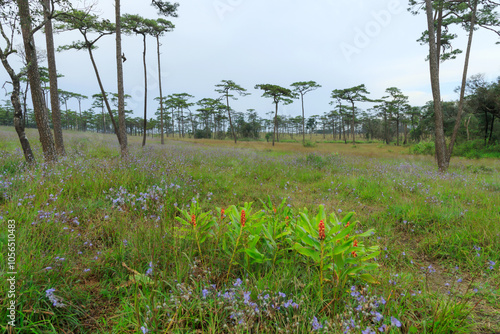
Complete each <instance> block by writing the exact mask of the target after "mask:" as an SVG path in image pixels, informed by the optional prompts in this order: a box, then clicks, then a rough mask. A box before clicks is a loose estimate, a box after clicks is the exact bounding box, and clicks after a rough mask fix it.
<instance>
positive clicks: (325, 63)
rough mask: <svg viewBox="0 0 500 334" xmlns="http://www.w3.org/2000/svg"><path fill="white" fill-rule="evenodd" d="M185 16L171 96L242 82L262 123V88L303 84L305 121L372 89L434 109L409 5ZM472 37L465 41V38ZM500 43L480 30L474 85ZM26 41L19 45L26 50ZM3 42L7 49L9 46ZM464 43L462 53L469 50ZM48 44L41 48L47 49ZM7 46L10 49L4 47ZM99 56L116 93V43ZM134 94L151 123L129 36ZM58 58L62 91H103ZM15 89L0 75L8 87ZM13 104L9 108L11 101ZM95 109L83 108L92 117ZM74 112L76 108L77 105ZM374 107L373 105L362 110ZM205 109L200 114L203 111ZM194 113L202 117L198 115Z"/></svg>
mask: <svg viewBox="0 0 500 334" xmlns="http://www.w3.org/2000/svg"><path fill="white" fill-rule="evenodd" d="M178 2H179V3H180V7H179V12H178V14H179V17H178V18H169V19H170V20H171V21H172V22H173V23H174V24H175V25H176V28H175V30H174V31H173V32H170V33H167V34H166V35H165V37H163V39H162V43H163V45H162V49H161V51H162V72H163V73H162V82H163V86H164V87H163V92H164V95H167V94H172V93H183V92H186V93H189V94H191V95H194V96H195V99H193V101H192V102H195V101H197V100H199V99H202V98H205V97H212V98H216V97H217V93H215V92H214V85H216V84H217V83H219V82H220V81H221V80H223V79H225V80H233V81H235V82H236V83H237V84H239V85H241V86H243V87H244V88H246V89H248V91H249V92H250V93H251V95H249V96H247V97H242V98H240V99H239V100H238V101H234V102H232V105H231V106H232V107H233V109H235V110H236V111H240V112H241V111H246V110H247V109H250V108H253V109H256V110H257V111H258V112H259V114H260V115H261V116H264V115H265V113H266V112H269V111H271V110H273V105H272V104H271V100H270V99H265V98H262V97H261V95H262V93H261V91H258V90H255V89H254V88H253V87H254V86H255V85H256V84H261V83H271V84H277V85H281V86H284V87H288V88H289V85H290V84H291V83H293V82H295V81H309V80H314V81H316V82H318V83H319V84H321V85H322V86H323V87H322V88H320V89H318V90H317V91H314V92H311V93H309V94H308V95H306V100H305V103H306V116H308V115H321V114H323V113H324V112H327V111H329V110H331V109H332V106H330V105H329V102H330V101H331V99H330V94H331V91H332V90H333V89H342V88H348V87H352V86H356V85H359V84H363V83H364V84H365V85H366V86H367V89H368V91H369V92H371V95H370V96H369V97H370V98H381V97H382V96H384V95H385V94H384V91H385V89H386V88H388V87H392V86H396V87H398V88H400V89H401V90H402V91H403V92H404V93H405V94H406V95H408V96H409V97H410V103H411V104H413V105H423V104H425V103H426V102H427V101H429V100H431V98H432V97H431V93H430V81H429V73H428V72H429V71H428V63H427V62H425V61H424V60H425V57H426V55H427V52H428V47H427V46H422V45H420V44H419V43H418V42H416V40H417V39H418V38H419V37H420V35H421V32H422V31H424V30H425V29H426V21H425V16H424V15H423V14H421V15H419V16H412V15H411V14H410V13H409V12H408V11H407V10H406V9H407V1H406V0H378V1H373V0H321V1H305V0H267V1H264V0H196V1H185V0H178ZM113 4H114V1H112V0H105V1H100V3H99V4H98V5H97V8H98V9H99V10H100V13H101V14H102V15H103V17H106V18H109V19H110V20H112V21H114V7H113ZM122 13H134V14H139V15H141V16H144V17H148V18H157V17H158V16H157V14H156V11H155V10H154V8H153V7H151V6H150V1H149V0H122ZM460 33H461V35H462V36H463V35H464V34H463V32H461V31H460ZM76 39H80V36H79V34H78V33H61V34H59V35H56V36H55V41H56V44H57V45H63V44H67V43H69V42H71V41H73V40H76ZM497 40H498V38H497V37H496V35H494V34H493V33H491V32H487V31H477V32H476V34H475V40H474V44H473V50H472V56H471V63H470V68H469V76H470V75H472V74H477V73H485V74H486V78H487V79H488V80H494V79H495V78H496V77H497V76H499V75H500V62H499V61H498V59H500V46H499V45H495V42H496V41H497ZM20 42H21V41H20V40H19V43H20ZM0 43H1V42H0ZM465 43H466V39H465V38H460V39H459V40H457V41H456V42H455V44H454V46H455V47H456V48H461V49H465ZM44 44H45V43H44V39H43V35H42V34H41V33H40V35H39V36H38V37H37V47H39V48H43V49H45V45H44ZM0 45H3V44H0ZM98 47H99V49H98V50H96V51H95V57H96V60H97V62H98V67H99V70H100V72H101V76H102V78H103V81H104V86H105V89H106V91H113V92H116V90H117V89H116V72H115V69H116V65H115V55H114V53H115V44H114V36H106V37H104V38H103V39H102V40H101V41H99V42H98ZM123 49H124V52H125V55H126V57H127V61H126V62H125V63H124V71H125V92H126V93H127V94H130V95H132V99H131V100H129V102H128V103H129V105H128V108H129V109H133V110H134V114H135V115H136V116H141V115H142V112H143V111H142V106H143V90H144V84H143V68H142V39H141V37H137V36H124V39H123ZM56 57H57V66H58V69H57V70H58V72H59V73H62V74H63V75H65V77H64V78H61V79H60V81H59V88H61V89H63V90H67V91H73V92H77V93H80V94H85V95H87V96H91V95H92V94H95V93H98V92H99V88H98V85H97V81H96V78H95V75H94V72H93V69H92V66H91V63H90V59H89V57H88V54H87V53H86V52H83V51H78V52H76V51H67V52H63V53H59V54H57V55H56ZM147 59H148V60H147V61H148V67H149V69H148V72H149V78H150V80H149V84H148V96H149V99H148V101H149V102H148V106H149V108H148V117H149V116H151V115H153V114H154V112H155V111H156V108H157V103H156V102H154V101H153V98H154V97H157V96H159V93H158V86H157V61H156V43H155V40H154V39H153V38H149V39H148V56H147ZM462 68H463V57H459V58H458V59H457V60H454V61H449V62H446V63H445V64H443V65H442V69H441V71H442V77H441V82H442V95H443V98H444V99H445V100H452V99H456V98H457V95H456V94H455V93H454V89H455V88H456V87H457V86H458V85H459V84H460V81H461V77H462ZM6 80H8V76H7V73H6V72H5V71H4V70H0V82H1V83H2V84H3V82H4V81H6ZM6 98H7V97H5V98H3V97H2V99H6ZM90 105H91V100H90V99H89V100H88V101H87V102H84V103H83V107H84V109H87V108H89V107H90ZM69 107H70V108H71V109H73V110H76V109H77V101H70V102H69ZM362 107H363V108H368V107H370V105H368V104H366V105H363V106H362ZM194 109H196V108H194ZM194 109H193V110H194ZM280 114H287V115H291V116H298V115H300V114H301V107H300V103H299V100H297V102H295V103H294V104H291V105H288V106H280Z"/></svg>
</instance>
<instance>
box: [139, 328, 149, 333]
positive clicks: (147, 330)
mask: <svg viewBox="0 0 500 334" xmlns="http://www.w3.org/2000/svg"><path fill="white" fill-rule="evenodd" d="M141 331H142V334H146V333H147V332H149V329H148V328H147V327H145V326H141Z"/></svg>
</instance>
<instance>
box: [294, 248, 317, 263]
mask: <svg viewBox="0 0 500 334" xmlns="http://www.w3.org/2000/svg"><path fill="white" fill-rule="evenodd" d="M293 248H294V249H295V250H296V251H297V252H299V253H300V254H302V255H305V256H307V257H310V258H311V259H313V261H314V262H316V263H319V262H320V256H319V253H318V252H317V251H315V250H312V249H310V248H306V247H303V246H301V245H299V244H295V245H294V246H293Z"/></svg>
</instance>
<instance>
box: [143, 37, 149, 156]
mask: <svg viewBox="0 0 500 334" xmlns="http://www.w3.org/2000/svg"><path fill="white" fill-rule="evenodd" d="M142 43H143V45H144V50H143V51H142V64H143V66H144V136H143V137H142V146H143V147H144V146H145V145H146V135H147V134H146V129H147V126H148V118H147V116H148V115H147V114H148V73H147V68H146V35H145V34H144V35H142Z"/></svg>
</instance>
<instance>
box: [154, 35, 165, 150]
mask: <svg viewBox="0 0 500 334" xmlns="http://www.w3.org/2000/svg"><path fill="white" fill-rule="evenodd" d="M156 50H157V54H158V85H159V88H160V127H161V131H160V134H161V144H162V145H164V144H165V140H164V138H163V93H162V90H161V62H160V36H156ZM167 136H168V133H167Z"/></svg>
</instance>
